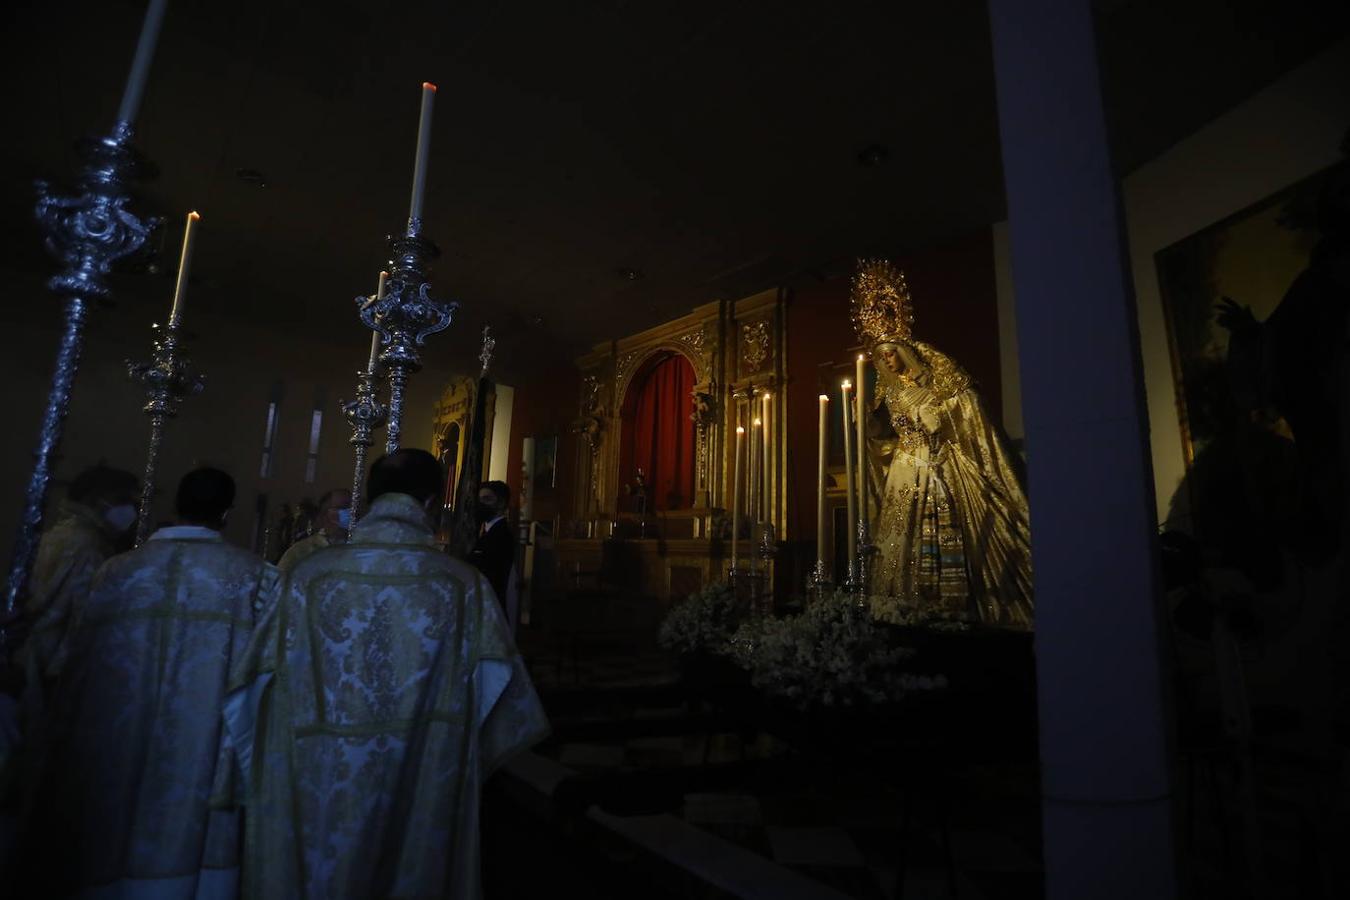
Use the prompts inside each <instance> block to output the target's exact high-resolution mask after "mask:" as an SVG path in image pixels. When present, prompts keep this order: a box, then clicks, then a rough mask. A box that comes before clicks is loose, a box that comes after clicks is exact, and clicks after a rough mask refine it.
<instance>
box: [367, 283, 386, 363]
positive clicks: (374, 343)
mask: <svg viewBox="0 0 1350 900" xmlns="http://www.w3.org/2000/svg"><path fill="white" fill-rule="evenodd" d="M388 279H389V273H388V272H381V273H380V283H379V285H378V286H377V287H376V288H375V299H376V301H379V300H383V299H384V283H385V282H386V281H387V280H388ZM379 363H380V333H379V332H378V331H375V330H374V329H371V332H370V362H368V363H366V371H367V372H370V373H371V374H374V372H375V367H376V366H377V365H379Z"/></svg>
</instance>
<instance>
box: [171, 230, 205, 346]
mask: <svg viewBox="0 0 1350 900" xmlns="http://www.w3.org/2000/svg"><path fill="white" fill-rule="evenodd" d="M201 219H202V217H201V216H199V215H197V214H196V213H195V212H190V213H188V216H187V227H186V228H184V229H183V255H182V256H180V257H179V258H178V283H177V284H175V285H174V287H173V309H172V310H170V311H169V327H170V328H177V327H178V323H179V321H180V320H181V319H182V317H183V296H184V295H185V294H186V293H187V283H188V273H189V270H190V269H191V268H192V245H193V242H195V241H196V239H197V223H198V222H200V221H201Z"/></svg>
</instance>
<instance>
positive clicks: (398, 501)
mask: <svg viewBox="0 0 1350 900" xmlns="http://www.w3.org/2000/svg"><path fill="white" fill-rule="evenodd" d="M232 683H233V686H234V692H233V693H232V694H231V697H230V698H229V700H228V701H227V703H226V709H225V718H226V722H227V730H228V732H229V738H230V741H231V742H232V744H233V747H234V748H235V751H236V752H237V753H238V755H239V760H240V770H241V772H242V774H243V778H242V783H241V784H240V786H239V788H240V789H239V795H240V797H241V799H242V802H243V803H244V806H245V823H246V827H245V833H246V838H245V841H246V850H245V861H244V889H243V896H244V897H246V898H277V900H282V898H286V900H290V898H294V897H324V898H340V897H352V898H367V897H418V898H431V897H444V898H456V900H459V898H473V897H477V896H479V894H480V879H479V859H478V832H479V818H478V816H479V813H478V806H479V791H480V786H481V784H482V782H483V780H484V779H485V778H486V777H487V775H488V774H489V773H490V772H491V771H492V770H493V768H495V767H496V766H497V765H498V764H499V763H501V762H502V761H503V760H505V759H506V757H508V756H509V755H510V754H512V753H514V752H516V751H518V750H521V749H524V748H525V747H527V746H529V745H530V744H531V743H533V742H535V741H537V740H539V739H540V738H541V737H543V735H544V733H545V732H546V730H547V721H546V720H545V718H544V714H543V710H542V707H541V706H540V704H539V700H538V697H537V696H536V694H535V691H534V687H533V685H532V684H531V683H530V680H529V676H528V674H527V673H526V671H525V667H524V664H523V662H522V660H521V658H520V655H519V654H518V653H517V651H516V648H515V645H514V644H513V642H512V641H511V639H510V636H509V634H508V632H507V628H506V624H505V621H504V619H503V616H502V612H501V609H500V607H499V605H498V603H497V600H496V598H495V597H493V596H492V592H491V588H490V587H488V585H487V583H486V581H485V580H484V579H483V578H482V576H481V575H479V574H478V572H477V571H476V570H474V569H473V568H472V567H470V566H469V565H467V564H466V563H463V562H461V561H459V560H457V559H453V558H451V557H449V556H447V555H445V554H444V553H441V552H440V551H438V550H437V548H436V547H435V539H434V535H433V533H432V531H431V528H430V526H429V524H428V522H427V519H426V515H425V513H424V512H423V510H422V508H421V506H420V505H419V504H418V503H417V502H416V501H415V500H413V498H411V497H408V496H405V495H400V494H386V495H384V496H381V497H379V498H378V499H376V500H375V502H374V503H372V504H371V508H370V512H369V513H368V514H367V515H366V517H365V518H364V519H362V520H361V521H360V523H359V524H358V525H357V526H356V528H355V529H354V531H353V534H352V538H351V541H350V542H349V543H347V544H343V545H335V546H332V547H328V548H325V549H322V550H319V551H317V552H315V553H314V554H312V555H311V556H309V557H308V558H307V559H305V560H303V561H302V562H301V563H299V564H298V565H297V566H296V567H295V569H293V570H292V571H291V573H290V574H289V575H288V576H287V580H286V584H285V586H284V588H283V591H282V595H281V597H280V600H279V602H278V603H277V604H276V606H275V607H274V608H273V609H272V610H270V611H269V613H268V614H267V615H266V616H265V618H264V619H263V621H262V622H261V623H260V625H259V628H258V630H257V632H256V634H255V635H254V639H253V642H252V643H251V644H250V646H249V650H248V653H247V655H246V657H245V659H244V661H243V665H241V666H240V667H239V669H238V670H237V671H236V674H235V676H234V678H233V679H232Z"/></svg>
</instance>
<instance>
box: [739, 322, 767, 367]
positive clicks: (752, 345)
mask: <svg viewBox="0 0 1350 900" xmlns="http://www.w3.org/2000/svg"><path fill="white" fill-rule="evenodd" d="M741 344H742V346H743V347H744V349H743V350H742V353H741V358H742V359H744V360H745V365H746V368H747V369H748V370H749V371H751V372H758V371H759V369H760V367H761V366H763V365H764V360H766V359H768V358H769V323H768V322H752V323H750V324H749V325H743V326H741Z"/></svg>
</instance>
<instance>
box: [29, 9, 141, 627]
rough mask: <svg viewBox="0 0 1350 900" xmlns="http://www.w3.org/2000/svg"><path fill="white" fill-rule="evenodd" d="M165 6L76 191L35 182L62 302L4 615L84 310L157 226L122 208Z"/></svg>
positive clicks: (36, 522)
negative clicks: (56, 263) (115, 266)
mask: <svg viewBox="0 0 1350 900" xmlns="http://www.w3.org/2000/svg"><path fill="white" fill-rule="evenodd" d="M167 7H168V0H151V3H150V7H149V9H148V10H147V12H146V15H145V20H144V22H143V24H142V26H141V35H140V40H139V41H138V42H137V45H136V55H135V57H134V59H133V61H132V65H131V74H130V76H129V77H128V79H127V84H126V89H125V90H124V91H123V93H122V102H121V105H120V106H119V107H118V110H117V118H116V120H115V121H114V122H113V127H112V130H111V131H110V132H109V133H108V134H107V135H106V136H104V137H100V138H91V139H85V140H83V141H81V142H80V144H79V146H78V150H79V153H80V156H81V157H82V158H83V160H84V165H83V167H82V168H81V170H80V174H79V176H78V179H77V181H76V184H77V187H78V189H79V191H80V192H79V193H78V194H63V193H60V192H58V191H57V190H56V189H55V188H53V187H52V186H51V185H49V184H48V183H47V182H45V181H39V182H37V195H38V200H37V208H36V214H37V219H38V224H39V225H40V227H41V228H42V230H43V231H44V232H45V234H46V244H47V248H48V249H49V250H50V251H51V252H52V254H53V255H54V256H56V258H57V259H58V260H59V261H60V263H61V266H62V269H61V271H60V273H58V274H57V275H55V276H53V277H52V278H51V279H50V280H49V281H48V282H47V287H48V288H49V289H50V290H51V291H52V293H54V294H56V295H57V296H59V297H62V298H63V299H64V300H65V310H64V323H63V328H62V332H61V340H60V344H59V346H58V349H57V354H56V368H55V371H54V372H53V374H52V381H51V387H50V388H49V390H48V392H47V404H46V408H45V409H44V411H43V414H42V424H41V426H40V428H39V432H38V442H37V448H36V450H35V451H34V464H33V472H32V474H31V475H30V477H29V480H28V489H27V491H26V493H25V496H24V507H23V513H22V516H21V518H20V520H19V527H18V531H17V532H16V534H15V537H14V555H13V558H12V560H11V562H10V567H9V576H8V580H7V582H6V586H5V613H6V617H7V618H8V615H9V614H10V613H12V612H13V611H14V609H15V607H16V606H18V604H19V602H20V599H21V598H22V597H23V595H24V592H25V591H26V590H27V587H28V577H29V573H30V571H31V570H32V567H33V559H34V557H35V556H36V554H37V546H38V539H39V536H40V534H41V532H42V520H43V509H44V507H45V505H46V500H47V489H48V487H49V486H50V482H51V476H52V462H53V459H54V457H55V455H56V450H57V448H58V446H59V445H60V443H61V435H62V432H63V431H64V426H65V419H66V413H67V412H68V411H69V409H70V394H71V390H72V388H73V387H74V385H75V377H76V375H77V374H78V372H79V368H80V358H81V355H82V353H83V350H84V329H85V322H86V319H87V318H88V315H89V310H90V306H91V305H92V304H96V303H102V304H106V303H107V302H108V301H110V300H111V298H112V290H111V288H110V287H109V286H108V282H107V279H108V273H109V272H110V271H111V269H112V266H113V264H114V263H115V262H117V261H118V260H120V259H124V258H125V257H127V256H130V255H131V254H133V253H136V252H137V251H138V250H140V249H141V247H142V246H143V245H144V244H145V242H146V240H147V239H148V238H149V236H150V233H151V232H152V231H153V230H154V228H155V227H156V226H157V225H158V224H159V222H158V220H156V219H153V218H151V217H148V216H140V215H137V214H136V213H135V212H133V211H132V210H131V209H129V208H128V204H129V202H130V199H131V198H130V195H129V193H128V187H129V185H130V183H131V182H132V181H134V180H137V179H142V178H146V177H148V176H150V175H151V174H153V171H154V167H153V166H152V165H151V164H150V163H149V162H148V161H147V160H146V159H145V158H144V157H143V156H142V155H141V154H140V153H139V152H138V151H137V150H136V149H135V147H134V146H133V145H132V138H133V137H134V135H135V122H136V115H137V113H138V112H139V110H140V105H141V98H142V97H143V96H144V94H145V83H146V78H147V76H148V75H149V73H150V62H151V60H152V59H153V57H154V52H155V44H156V42H157V41H158V39H159V31H160V26H161V25H162V24H163V22H164V12H165V10H166V9H167Z"/></svg>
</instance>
